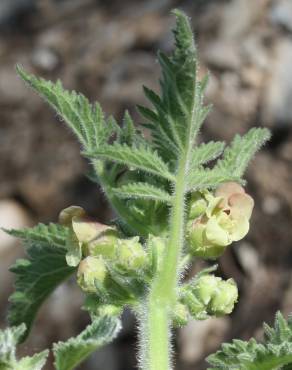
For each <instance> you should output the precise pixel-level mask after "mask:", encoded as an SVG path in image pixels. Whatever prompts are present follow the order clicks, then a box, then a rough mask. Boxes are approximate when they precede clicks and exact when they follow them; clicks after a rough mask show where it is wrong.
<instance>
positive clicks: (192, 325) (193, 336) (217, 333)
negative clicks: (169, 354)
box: [179, 317, 230, 364]
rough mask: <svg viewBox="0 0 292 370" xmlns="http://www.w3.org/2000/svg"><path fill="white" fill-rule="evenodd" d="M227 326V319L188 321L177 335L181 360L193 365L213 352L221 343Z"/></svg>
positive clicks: (228, 322)
mask: <svg viewBox="0 0 292 370" xmlns="http://www.w3.org/2000/svg"><path fill="white" fill-rule="evenodd" d="M229 326H230V320H229V319H228V318H227V317H221V318H210V319H208V320H203V321H194V320H192V321H190V322H189V323H188V325H186V326H185V327H183V328H182V329H180V333H179V347H180V356H181V360H182V361H184V362H186V363H192V364H193V363H195V362H197V361H199V360H200V359H201V358H202V357H204V356H205V355H206V354H207V353H210V352H212V351H214V350H215V349H216V348H217V347H218V346H219V344H220V343H221V342H222V341H223V339H224V335H225V333H226V332H227V331H228V329H229Z"/></svg>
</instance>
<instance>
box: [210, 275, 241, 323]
mask: <svg viewBox="0 0 292 370" xmlns="http://www.w3.org/2000/svg"><path fill="white" fill-rule="evenodd" d="M237 299H238V289H237V286H236V284H235V282H234V280H233V279H229V280H227V281H224V280H221V281H220V282H219V283H218V287H217V290H216V292H215V294H214V296H213V298H212V301H211V304H210V312H211V313H212V314H214V315H216V316H220V315H225V314H229V313H231V312H232V310H233V308H234V304H235V303H236V302H237Z"/></svg>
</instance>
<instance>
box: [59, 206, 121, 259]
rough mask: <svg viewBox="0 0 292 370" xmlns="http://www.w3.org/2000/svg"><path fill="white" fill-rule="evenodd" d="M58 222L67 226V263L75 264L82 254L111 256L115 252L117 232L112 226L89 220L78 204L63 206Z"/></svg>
mask: <svg viewBox="0 0 292 370" xmlns="http://www.w3.org/2000/svg"><path fill="white" fill-rule="evenodd" d="M59 222H60V223H61V224H62V225H65V226H69V227H70V229H71V235H70V238H69V240H68V253H67V255H66V260H67V263H68V265H70V266H77V265H78V263H79V262H80V260H81V258H82V255H85V256H99V255H102V256H103V257H104V258H113V257H114V256H115V254H116V246H117V240H118V232H117V230H115V229H114V228H113V227H110V226H107V225H103V224H101V223H99V222H97V221H93V220H91V219H90V218H89V217H88V216H87V215H86V213H85V211H84V209H83V208H81V207H78V206H71V207H68V208H65V209H64V210H63V211H62V212H61V213H60V215H59Z"/></svg>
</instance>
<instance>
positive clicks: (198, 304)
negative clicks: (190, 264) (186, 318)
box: [181, 285, 207, 320]
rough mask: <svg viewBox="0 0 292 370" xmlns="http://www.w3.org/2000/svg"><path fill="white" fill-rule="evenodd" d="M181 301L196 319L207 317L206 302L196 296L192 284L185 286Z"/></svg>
mask: <svg viewBox="0 0 292 370" xmlns="http://www.w3.org/2000/svg"><path fill="white" fill-rule="evenodd" d="M181 301H182V303H183V304H185V305H186V307H187V308H188V310H189V312H190V314H191V315H192V317H194V318H195V319H197V320H202V319H205V318H206V317H207V314H206V307H205V305H204V303H203V302H202V301H200V300H199V299H198V298H197V297H196V295H195V294H194V292H193V290H192V288H191V287H190V285H186V286H185V287H184V288H183V291H182V298H181Z"/></svg>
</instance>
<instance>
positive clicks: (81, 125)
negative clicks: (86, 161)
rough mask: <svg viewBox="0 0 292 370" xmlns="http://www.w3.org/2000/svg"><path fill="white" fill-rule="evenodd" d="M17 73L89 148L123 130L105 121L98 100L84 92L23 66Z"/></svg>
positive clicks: (18, 68)
mask: <svg viewBox="0 0 292 370" xmlns="http://www.w3.org/2000/svg"><path fill="white" fill-rule="evenodd" d="M17 73H18V75H19V76H20V77H21V78H22V79H23V80H24V81H25V82H26V83H28V84H29V86H30V87H31V88H32V89H33V90H35V91H36V92H37V93H38V94H39V95H40V96H41V97H43V98H44V99H45V100H46V101H47V102H48V103H49V104H50V105H51V106H52V107H53V108H54V109H55V111H56V112H57V114H58V115H59V116H60V117H61V119H62V120H65V122H66V123H67V124H68V126H69V127H70V128H71V129H72V131H73V132H74V133H75V135H76V136H77V138H78V139H79V141H80V142H81V144H82V145H83V146H84V148H86V149H87V150H91V149H93V148H95V147H98V146H99V145H102V144H104V143H106V142H107V141H108V140H109V138H110V137H111V136H113V134H114V133H116V132H117V131H118V130H119V129H120V128H119V126H117V125H114V124H113V122H112V121H111V120H109V121H107V120H105V118H104V115H103V112H102V109H101V107H100V105H99V104H98V103H96V104H90V103H89V101H88V99H87V98H86V97H85V96H84V95H82V94H78V93H76V92H75V91H67V90H65V89H64V88H63V86H62V83H61V82H60V81H57V82H56V83H53V82H51V81H46V80H44V79H43V78H37V77H35V76H33V75H31V74H28V73H26V72H25V71H24V70H23V69H22V68H21V67H20V66H17Z"/></svg>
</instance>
